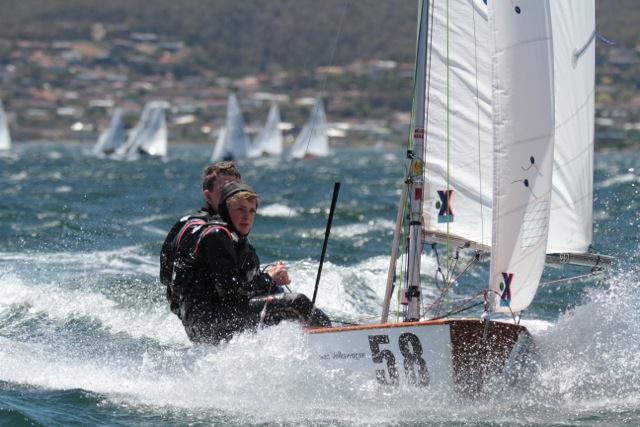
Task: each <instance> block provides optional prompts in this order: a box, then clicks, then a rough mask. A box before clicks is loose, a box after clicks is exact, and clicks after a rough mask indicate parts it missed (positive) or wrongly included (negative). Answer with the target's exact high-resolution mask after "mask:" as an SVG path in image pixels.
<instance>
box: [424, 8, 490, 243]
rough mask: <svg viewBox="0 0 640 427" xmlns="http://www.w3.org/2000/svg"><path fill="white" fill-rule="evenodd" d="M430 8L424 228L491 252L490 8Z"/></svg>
mask: <svg viewBox="0 0 640 427" xmlns="http://www.w3.org/2000/svg"><path fill="white" fill-rule="evenodd" d="M447 5H448V7H447ZM429 7H430V14H431V15H430V18H431V20H430V21H429V24H430V26H431V28H430V29H429V35H428V39H429V48H428V49H429V50H428V51H427V55H426V56H427V70H426V79H427V81H428V84H427V89H426V95H427V99H426V101H425V103H426V105H425V114H426V117H427V122H426V125H425V127H426V128H425V133H426V153H425V170H426V178H425V179H426V185H425V197H424V211H423V217H424V224H425V228H426V230H427V231H431V232H439V233H443V234H446V235H448V236H455V237H459V238H462V239H464V240H465V241H471V242H475V243H477V244H480V245H485V246H488V245H489V244H490V240H491V197H492V196H491V195H492V184H493V179H492V177H493V159H492V153H493V148H492V147H493V140H492V129H491V61H490V60H491V57H490V55H489V48H488V46H487V44H488V40H489V25H488V21H487V19H488V18H487V6H486V5H485V4H484V3H483V2H482V0H470V1H454V2H431V4H430V5H429Z"/></svg>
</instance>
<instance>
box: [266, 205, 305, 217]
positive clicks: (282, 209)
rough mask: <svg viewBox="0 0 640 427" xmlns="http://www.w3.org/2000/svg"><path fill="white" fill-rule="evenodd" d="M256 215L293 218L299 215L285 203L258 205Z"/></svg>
mask: <svg viewBox="0 0 640 427" xmlns="http://www.w3.org/2000/svg"><path fill="white" fill-rule="evenodd" d="M258 215H260V216H266V217H281V218H294V217H297V216H298V215H299V213H298V211H297V210H296V209H294V208H290V207H289V206H287V205H283V204H280V203H273V204H270V205H265V206H260V208H259V209H258Z"/></svg>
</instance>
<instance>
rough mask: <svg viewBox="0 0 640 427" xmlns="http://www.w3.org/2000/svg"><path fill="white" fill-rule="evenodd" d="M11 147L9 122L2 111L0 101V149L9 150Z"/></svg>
mask: <svg viewBox="0 0 640 427" xmlns="http://www.w3.org/2000/svg"><path fill="white" fill-rule="evenodd" d="M10 148H11V134H10V133H9V123H8V122H7V115H6V113H5V112H4V106H3V105H2V101H0V150H9V149H10Z"/></svg>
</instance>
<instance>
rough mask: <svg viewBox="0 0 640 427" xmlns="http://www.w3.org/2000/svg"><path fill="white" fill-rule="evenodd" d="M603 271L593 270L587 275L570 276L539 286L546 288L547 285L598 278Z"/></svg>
mask: <svg viewBox="0 0 640 427" xmlns="http://www.w3.org/2000/svg"><path fill="white" fill-rule="evenodd" d="M602 273H603V271H602V270H595V271H592V272H591V273H589V274H582V275H580V276H572V277H565V278H563V279H558V280H551V281H549V282H544V283H540V285H539V286H548V285H556V284H558V283H564V282H570V281H572V280H578V279H586V278H588V277H595V276H598V275H599V274H602Z"/></svg>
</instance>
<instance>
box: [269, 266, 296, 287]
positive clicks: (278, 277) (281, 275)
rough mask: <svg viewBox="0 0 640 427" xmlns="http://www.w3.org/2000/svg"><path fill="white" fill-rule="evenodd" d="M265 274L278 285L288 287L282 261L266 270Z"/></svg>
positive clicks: (289, 281) (287, 275)
mask: <svg viewBox="0 0 640 427" xmlns="http://www.w3.org/2000/svg"><path fill="white" fill-rule="evenodd" d="M267 274H268V275H269V277H271V279H272V280H273V281H274V282H276V284H278V285H288V284H289V283H291V279H289V272H288V271H287V267H285V266H284V262H282V261H278V262H277V263H275V264H274V265H273V266H272V267H271V268H269V269H268V270H267Z"/></svg>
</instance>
